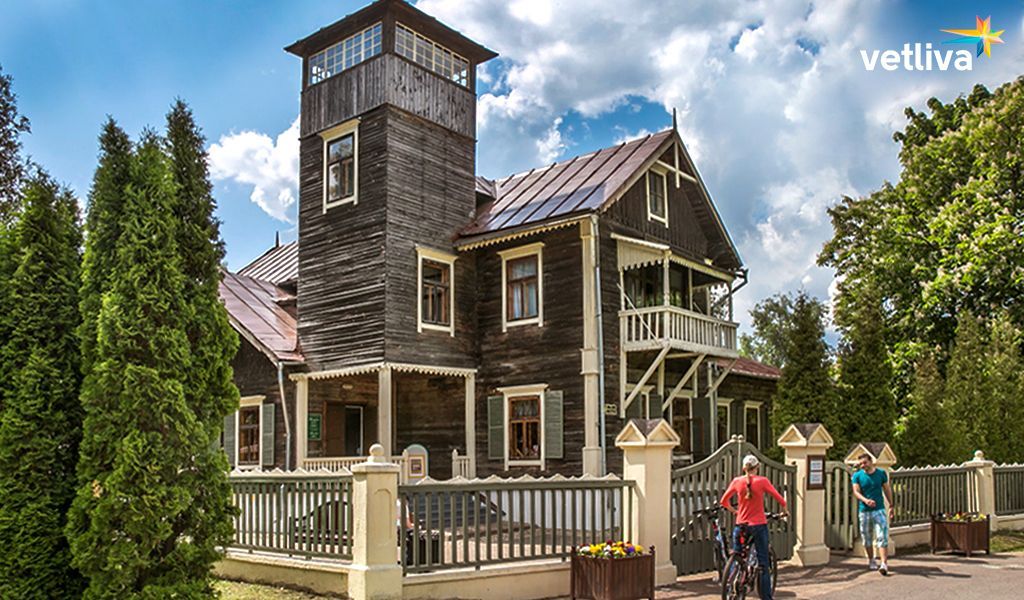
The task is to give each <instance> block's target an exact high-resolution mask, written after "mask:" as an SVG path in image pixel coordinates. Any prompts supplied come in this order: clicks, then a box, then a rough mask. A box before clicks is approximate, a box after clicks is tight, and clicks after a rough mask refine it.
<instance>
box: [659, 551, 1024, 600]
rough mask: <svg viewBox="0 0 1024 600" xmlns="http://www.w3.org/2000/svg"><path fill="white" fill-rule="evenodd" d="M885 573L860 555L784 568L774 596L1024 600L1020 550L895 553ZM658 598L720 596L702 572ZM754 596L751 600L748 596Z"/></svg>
mask: <svg viewBox="0 0 1024 600" xmlns="http://www.w3.org/2000/svg"><path fill="white" fill-rule="evenodd" d="M889 565H890V568H891V569H892V571H891V574H890V575H889V576H888V577H883V576H882V575H880V574H879V573H877V572H872V571H868V570H867V566H866V562H865V561H864V560H863V559H860V558H839V559H833V560H832V562H831V563H829V564H828V565H826V566H823V567H813V568H808V569H800V568H796V567H784V568H783V569H781V570H780V572H779V589H778V590H777V591H776V594H775V597H776V598H778V599H779V600H794V599H795V600H804V599H807V600H810V599H814V600H885V599H898V600H925V599H927V600H936V599H938V600H1002V599H1004V598H1006V599H1011V598H1012V599H1017V598H1022V599H1024V554H1000V555H994V556H984V555H982V556H975V557H972V558H966V557H964V556H955V555H930V554H921V555H914V556H906V557H896V558H895V559H893V560H892V561H890V563H889ZM657 598H658V599H659V600H675V599H681V598H721V589H720V588H719V587H718V586H717V585H716V584H714V583H713V582H712V581H711V579H710V577H709V576H707V575H702V576H694V577H685V578H681V579H680V580H679V582H678V583H677V584H676V585H674V586H671V587H668V588H662V589H660V590H659V591H658V595H657ZM751 600H753V599H751Z"/></svg>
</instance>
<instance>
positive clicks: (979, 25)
mask: <svg viewBox="0 0 1024 600" xmlns="http://www.w3.org/2000/svg"><path fill="white" fill-rule="evenodd" d="M974 18H975V20H976V23H975V25H974V29H943V30H942V31H945V32H946V33H952V34H955V35H959V36H961V37H960V38H959V39H955V40H947V41H945V42H943V43H944V44H977V45H978V56H981V53H982V52H984V53H985V56H989V57H991V56H992V44H1002V43H1003V40H1002V39H1000V37H999V36H1001V35H1003V32H1004V31H1006V30H1005V29H1000V30H999V31H992V17H991V16H989V17H987V18H985V19H982V18H981V17H978V16H976V17H974Z"/></svg>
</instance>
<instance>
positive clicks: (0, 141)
mask: <svg viewBox="0 0 1024 600" xmlns="http://www.w3.org/2000/svg"><path fill="white" fill-rule="evenodd" d="M29 130H30V129H29V123H28V119H27V118H26V117H24V116H22V115H21V114H19V113H18V103H17V97H16V96H15V95H14V90H13V82H12V80H11V76H10V75H4V72H3V67H0V225H6V224H9V223H10V222H11V220H12V219H13V218H14V213H15V212H16V211H17V208H18V206H19V205H20V200H19V198H20V193H19V189H20V187H21V182H22V179H23V178H24V176H25V166H26V165H25V161H24V159H23V158H22V156H21V134H23V133H28V132H29Z"/></svg>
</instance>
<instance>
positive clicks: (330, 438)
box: [323, 402, 358, 456]
mask: <svg viewBox="0 0 1024 600" xmlns="http://www.w3.org/2000/svg"><path fill="white" fill-rule="evenodd" d="M324 421H325V422H324V431H323V436H324V456H353V455H350V454H346V452H345V405H344V404H337V403H334V402H328V403H327V411H326V414H325V415H324ZM355 456H358V455H355Z"/></svg>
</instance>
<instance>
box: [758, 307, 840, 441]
mask: <svg viewBox="0 0 1024 600" xmlns="http://www.w3.org/2000/svg"><path fill="white" fill-rule="evenodd" d="M783 343H784V356H785V358H786V364H785V366H784V367H783V368H782V377H781V378H780V379H779V384H778V388H777V389H776V391H775V396H774V398H773V399H772V415H771V422H772V429H773V431H774V432H775V433H776V434H779V433H781V432H782V431H783V430H784V429H785V428H786V427H788V426H789V425H790V424H791V423H807V422H818V423H824V424H825V426H826V427H828V428H829V429H833V428H835V426H836V390H835V383H834V382H833V380H832V376H831V374H830V373H829V369H830V360H829V349H828V344H826V342H825V322H824V318H823V312H822V310H821V306H820V302H819V301H818V300H816V299H814V298H812V297H810V296H808V295H807V293H806V292H800V293H799V294H797V296H796V297H795V298H794V299H793V313H792V325H791V327H789V328H788V330H787V331H786V334H785V339H784V342H783Z"/></svg>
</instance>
